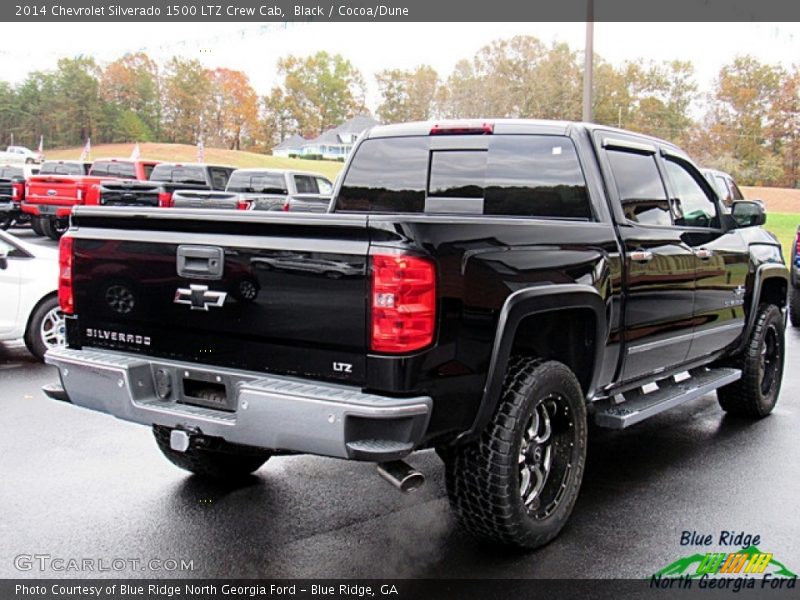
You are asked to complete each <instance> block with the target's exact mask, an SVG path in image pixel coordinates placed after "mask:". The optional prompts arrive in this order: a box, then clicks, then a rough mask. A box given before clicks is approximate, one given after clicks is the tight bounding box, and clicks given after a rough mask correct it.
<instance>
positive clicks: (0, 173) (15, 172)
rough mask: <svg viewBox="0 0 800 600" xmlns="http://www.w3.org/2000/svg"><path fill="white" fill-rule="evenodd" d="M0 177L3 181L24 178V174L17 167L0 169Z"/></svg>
mask: <svg viewBox="0 0 800 600" xmlns="http://www.w3.org/2000/svg"><path fill="white" fill-rule="evenodd" d="M0 177H2V178H3V179H13V178H14V177H25V172H24V171H23V170H22V169H19V168H17V167H0Z"/></svg>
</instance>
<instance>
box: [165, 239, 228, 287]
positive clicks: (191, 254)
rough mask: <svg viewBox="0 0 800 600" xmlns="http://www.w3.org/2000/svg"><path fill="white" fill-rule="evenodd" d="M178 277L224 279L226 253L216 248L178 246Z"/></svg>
mask: <svg viewBox="0 0 800 600" xmlns="http://www.w3.org/2000/svg"><path fill="white" fill-rule="evenodd" d="M177 267H178V275H180V276H181V277H186V278H187V279H222V272H223V271H224V269H225V251H224V250H223V249H222V248H219V247H216V246H178V264H177Z"/></svg>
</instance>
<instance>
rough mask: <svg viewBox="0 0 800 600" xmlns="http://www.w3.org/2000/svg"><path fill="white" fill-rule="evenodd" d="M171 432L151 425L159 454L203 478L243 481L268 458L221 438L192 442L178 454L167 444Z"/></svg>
mask: <svg viewBox="0 0 800 600" xmlns="http://www.w3.org/2000/svg"><path fill="white" fill-rule="evenodd" d="M171 432H172V429H171V428H170V427H164V426H161V425H153V435H154V436H155V438H156V443H157V444H158V448H159V450H161V452H162V454H164V456H165V457H166V458H167V460H169V461H170V462H171V463H172V464H174V465H175V466H177V467H180V468H181V469H184V470H186V471H190V472H192V473H194V474H195V475H198V476H200V477H204V478H207V479H215V480H218V481H229V482H230V481H236V480H239V479H243V478H245V477H247V476H248V475H250V474H251V473H253V472H255V471H257V470H258V469H260V468H261V466H262V465H263V464H264V463H265V462H267V460H268V459H269V457H270V456H272V453H271V452H268V451H267V450H263V449H261V448H253V447H251V446H242V445H240V444H231V443H230V442H226V441H225V440H223V439H221V438H203V441H204V443H205V445H204V446H203V447H200V446H198V445H196V444H195V443H192V444H191V445H190V446H189V448H188V449H187V450H186V452H178V451H176V450H173V449H172V448H171V447H170V445H169V438H170V434H171Z"/></svg>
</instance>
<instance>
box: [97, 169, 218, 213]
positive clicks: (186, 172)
mask: <svg viewBox="0 0 800 600" xmlns="http://www.w3.org/2000/svg"><path fill="white" fill-rule="evenodd" d="M233 171H234V168H233V167H228V166H225V165H208V164H203V163H161V164H159V165H158V166H156V167H155V168H154V169H153V173H152V174H151V175H150V177H149V180H148V181H146V182H145V181H105V182H103V184H102V185H101V186H100V202H99V203H100V204H101V205H102V206H159V207H162V208H169V207H171V206H173V202H172V195H173V193H175V192H176V191H178V190H217V191H224V190H225V186H226V185H227V184H228V179H229V178H230V176H231V173H233Z"/></svg>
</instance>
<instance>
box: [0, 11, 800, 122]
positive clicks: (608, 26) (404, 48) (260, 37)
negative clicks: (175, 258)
mask: <svg viewBox="0 0 800 600" xmlns="http://www.w3.org/2000/svg"><path fill="white" fill-rule="evenodd" d="M519 34H527V35H534V36H536V37H538V38H540V39H541V40H543V41H545V42H548V43H549V42H553V41H563V42H567V43H568V44H569V45H570V46H571V47H572V48H573V49H576V50H578V49H582V48H583V43H584V35H585V25H584V24H583V23H406V24H395V23H302V24H292V23H289V24H285V25H284V24H278V23H269V24H263V25H259V24H252V23H247V24H245V23H241V24H237V23H213V24H203V23H184V24H174V23H133V24H121V23H85V24H84V23H77V24H66V23H15V24H14V25H13V26H12V25H10V24H6V26H5V27H4V28H3V36H2V40H0V79H5V80H7V81H11V82H14V83H17V82H19V81H21V80H22V79H24V78H25V75H26V74H27V73H28V72H29V71H33V70H41V69H50V68H53V67H54V66H55V63H56V61H57V59H58V58H59V57H61V56H74V55H76V54H86V55H91V56H93V57H95V58H96V59H97V60H98V61H99V62H100V63H101V64H102V63H107V62H110V61H111V60H114V59H116V58H118V57H119V56H121V55H122V54H124V53H125V52H128V51H135V50H140V49H141V50H145V51H146V52H147V53H148V54H150V55H151V56H152V57H153V58H154V59H156V60H158V61H159V62H161V61H163V60H165V59H168V58H169V57H171V56H173V55H180V56H184V57H187V58H197V59H199V60H200V61H201V62H203V63H204V64H205V65H207V66H209V67H228V68H232V69H239V70H242V71H244V72H245V73H247V75H248V76H249V77H250V80H251V82H252V84H253V86H254V88H255V89H256V91H257V92H258V93H259V94H265V93H267V92H268V91H269V90H270V89H271V88H272V86H273V85H275V83H276V81H277V78H276V69H275V63H276V61H277V59H278V58H279V57H281V56H285V55H287V54H296V55H308V54H312V53H314V52H316V51H318V50H327V51H328V52H334V53H336V52H338V53H340V54H342V55H343V56H345V57H346V58H348V59H349V60H350V61H352V62H353V63H354V64H355V66H356V67H357V68H358V69H360V70H361V72H362V73H363V74H364V77H365V79H366V81H367V84H368V86H369V94H368V105H369V108H371V109H372V110H374V109H375V108H376V107H377V103H378V94H377V89H376V85H375V81H374V78H373V77H372V75H373V74H374V73H375V72H377V71H379V70H381V69H385V68H395V67H397V68H411V67H414V66H416V65H419V64H430V65H431V66H433V67H434V68H435V69H436V70H437V71H438V72H439V74H440V76H441V77H442V78H446V77H447V75H448V74H449V73H450V71H451V70H452V68H453V65H455V63H456V62H457V61H458V60H460V59H462V58H471V57H472V56H474V54H475V52H476V51H477V50H478V49H479V48H481V47H482V46H484V45H486V44H487V43H489V42H491V41H492V40H495V39H501V38H509V37H512V36H514V35H519ZM595 52H596V53H597V54H599V55H601V56H602V57H603V58H605V59H606V60H609V61H611V62H612V63H614V64H621V63H622V62H624V61H625V60H633V59H636V58H643V59H646V60H655V61H661V60H671V59H682V60H691V61H693V62H694V64H695V68H696V74H697V81H698V83H699V85H700V87H701V89H702V90H708V89H710V88H711V85H712V82H713V80H714V78H715V77H716V75H717V73H718V71H719V68H720V67H721V66H722V65H723V64H725V63H727V62H729V61H730V60H731V59H733V58H734V57H735V56H737V55H741V54H752V55H754V56H756V57H757V58H759V60H761V61H763V62H768V63H776V64H783V65H784V66H786V67H789V66H791V64H792V61H793V60H795V61H800V24H797V23H597V24H595Z"/></svg>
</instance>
